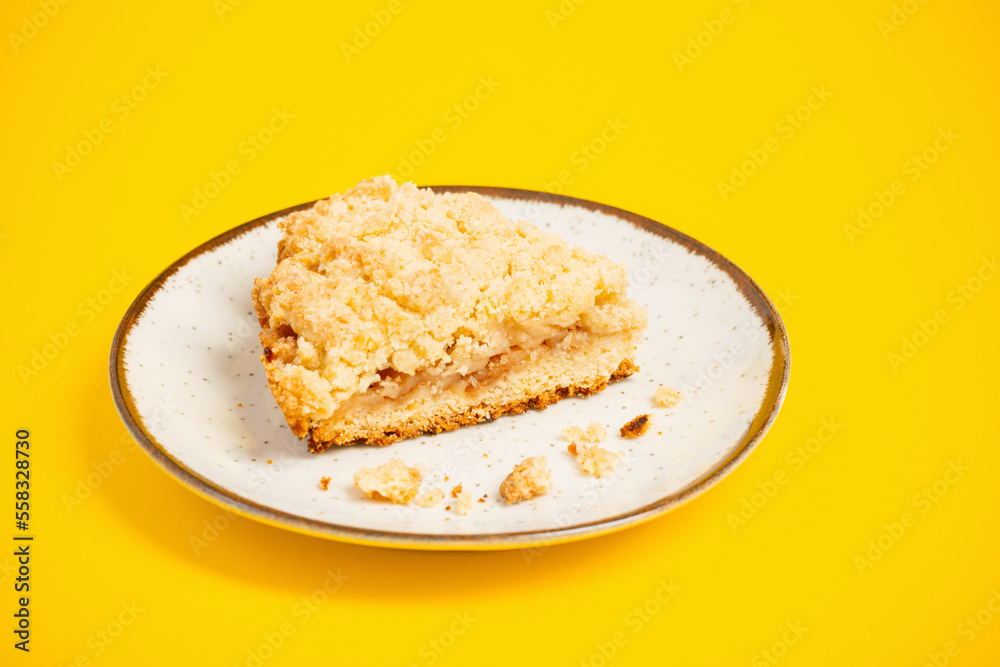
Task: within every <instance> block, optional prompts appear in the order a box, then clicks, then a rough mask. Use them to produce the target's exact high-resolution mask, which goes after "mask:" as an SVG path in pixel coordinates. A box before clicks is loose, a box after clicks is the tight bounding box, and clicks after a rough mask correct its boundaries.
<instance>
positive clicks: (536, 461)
mask: <svg viewBox="0 0 1000 667" xmlns="http://www.w3.org/2000/svg"><path fill="white" fill-rule="evenodd" d="M551 490H552V471H551V470H550V469H549V467H548V462H547V461H546V460H545V457H544V456H532V457H529V458H526V459H524V460H523V461H521V462H520V463H518V464H517V465H516V466H514V470H513V471H512V472H511V473H510V474H509V475H507V479H505V480H504V481H503V484H501V485H500V495H501V496H503V498H504V500H506V501H507V504H508V505H513V504H514V503H519V502H521V501H522V500H528V499H530V498H534V497H535V496H540V495H542V494H543V493H546V492H547V491H551Z"/></svg>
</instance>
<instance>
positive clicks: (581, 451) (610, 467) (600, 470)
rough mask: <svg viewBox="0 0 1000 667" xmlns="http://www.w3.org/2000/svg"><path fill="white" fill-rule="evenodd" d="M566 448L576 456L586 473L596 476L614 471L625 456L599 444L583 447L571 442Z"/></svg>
mask: <svg viewBox="0 0 1000 667" xmlns="http://www.w3.org/2000/svg"><path fill="white" fill-rule="evenodd" d="M566 450H567V451H568V452H569V453H570V454H572V455H573V456H575V457H576V462H577V463H579V464H580V468H581V469H582V470H583V471H584V472H585V473H587V474H588V475H593V476H594V477H603V476H605V475H607V474H608V473H610V472H613V471H614V469H615V468H616V467H617V466H618V461H619V460H620V459H621V457H622V456H623V454H622V452H612V451H610V450H607V449H604V448H603V447H599V446H598V445H590V446H587V445H583V446H582V447H581V446H578V445H577V444H576V443H575V442H573V443H570V445H569V447H567V448H566Z"/></svg>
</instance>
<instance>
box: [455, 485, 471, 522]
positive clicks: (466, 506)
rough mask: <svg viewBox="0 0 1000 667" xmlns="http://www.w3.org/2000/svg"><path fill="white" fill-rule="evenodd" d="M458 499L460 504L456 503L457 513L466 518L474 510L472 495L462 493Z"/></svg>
mask: <svg viewBox="0 0 1000 667" xmlns="http://www.w3.org/2000/svg"><path fill="white" fill-rule="evenodd" d="M456 498H457V500H458V502H456V503H455V511H456V512H458V513H459V514H461V515H463V516H465V515H466V514H468V513H469V510H471V509H472V494H471V493H466V492H465V491H460V492H459V494H458V495H457V496H456Z"/></svg>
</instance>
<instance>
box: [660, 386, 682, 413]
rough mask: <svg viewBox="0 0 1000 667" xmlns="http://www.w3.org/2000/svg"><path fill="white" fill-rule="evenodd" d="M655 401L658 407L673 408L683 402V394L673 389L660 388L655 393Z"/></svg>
mask: <svg viewBox="0 0 1000 667" xmlns="http://www.w3.org/2000/svg"><path fill="white" fill-rule="evenodd" d="M653 399H654V400H655V401H656V404H657V405H660V406H662V407H664V408H672V407H674V406H675V405H677V404H678V403H680V401H681V392H679V391H677V390H676V389H674V388H673V387H660V388H659V389H657V390H656V391H655V392H654V393H653Z"/></svg>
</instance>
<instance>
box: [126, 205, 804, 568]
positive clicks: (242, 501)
mask: <svg viewBox="0 0 1000 667" xmlns="http://www.w3.org/2000/svg"><path fill="white" fill-rule="evenodd" d="M419 187H429V188H430V189H431V190H433V191H434V192H438V193H440V192H448V193H458V192H475V193H477V194H480V195H484V196H491V197H498V198H504V199H513V200H524V201H527V202H529V203H531V202H536V203H537V202H542V203H551V204H559V205H567V204H568V205H571V206H576V207H579V208H584V209H586V210H590V211H599V212H602V213H605V214H607V215H611V216H613V217H617V218H621V219H623V220H625V221H627V222H629V223H631V224H633V225H635V226H636V227H639V228H640V229H644V230H646V231H649V232H652V233H654V234H656V235H658V236H662V237H665V238H667V239H668V240H670V241H673V242H675V243H678V244H680V245H682V246H684V247H685V248H686V249H687V250H688V251H689V252H692V253H696V254H699V255H701V256H703V257H705V259H707V260H708V261H709V262H710V263H711V264H713V265H714V266H715V267H717V268H718V269H720V270H722V271H724V272H725V273H726V274H727V275H728V276H729V277H730V278H731V279H732V280H733V282H734V284H735V285H736V288H737V290H738V291H739V292H740V294H741V295H742V296H743V298H744V299H746V301H747V302H748V303H749V304H750V307H751V309H752V310H753V311H754V313H755V314H756V315H757V316H758V317H759V318H760V320H761V321H762V323H763V324H764V326H765V328H766V329H767V331H768V335H769V336H770V343H771V357H772V365H771V370H770V372H769V373H768V382H767V389H766V391H765V394H764V399H763V401H762V402H761V406H760V408H759V409H758V410H757V412H756V413H755V414H754V418H753V420H752V421H751V422H750V425H749V426H748V427H747V429H746V431H744V433H743V435H742V436H740V437H739V438H738V439H737V440H736V442H735V444H734V445H733V446H732V447H730V449H729V450H728V452H727V453H726V455H725V456H723V457H721V458H720V460H719V461H718V462H717V463H716V464H715V465H714V466H712V467H711V468H710V469H709V470H707V471H706V472H704V473H703V474H702V475H700V476H699V477H697V478H696V479H694V480H692V481H691V482H690V483H688V484H687V485H685V486H684V487H683V488H682V489H680V490H678V491H676V492H674V493H672V494H669V495H666V496H664V497H662V498H659V499H657V500H656V501H654V502H652V503H647V504H645V505H643V506H642V507H639V508H637V509H634V510H630V511H628V512H623V513H620V514H618V515H615V516H612V517H608V518H604V519H599V520H596V521H588V522H584V523H577V524H572V525H569V526H561V527H556V528H551V529H545V530H524V531H513V532H502V533H487V534H476V533H471V534H457V535H434V534H427V533H408V532H402V531H391V530H381V529H371V528H361V527H355V526H345V525H341V524H337V523H333V522H330V521H322V520H319V519H309V518H306V517H302V516H299V515H296V514H292V513H289V512H285V511H282V510H277V509H274V508H272V507H268V506H266V505H262V504H260V503H258V502H255V501H253V500H250V499H248V498H244V497H242V496H240V495H239V494H237V493H234V492H232V491H230V490H229V489H226V488H225V487H223V486H220V485H219V484H216V483H215V482H212V481H210V480H208V479H206V478H205V477H203V476H202V475H200V474H198V473H197V472H195V471H194V470H191V469H190V468H188V467H187V466H185V465H184V464H183V463H182V462H180V461H179V460H178V459H176V458H175V457H174V456H172V455H171V454H169V453H168V452H167V451H166V449H165V448H164V447H163V446H162V445H160V443H159V442H157V441H156V438H155V437H153V435H152V434H151V433H149V431H147V430H146V428H145V426H144V425H143V423H142V419H141V417H140V416H139V414H138V410H137V409H136V407H135V403H134V400H133V398H132V394H131V392H130V391H129V388H128V381H127V370H126V368H125V364H124V357H125V345H126V342H127V340H128V336H129V334H130V333H131V331H132V328H133V327H134V326H135V324H136V323H137V322H138V321H139V317H140V316H141V315H142V312H143V311H144V310H145V308H146V306H147V305H148V304H149V302H150V300H151V299H152V297H153V296H154V295H155V294H156V293H157V292H158V291H159V290H160V289H161V288H162V287H163V285H164V284H165V283H166V281H167V280H168V279H169V278H170V277H171V276H172V275H173V274H174V273H176V272H177V271H178V270H179V269H180V268H181V267H183V266H184V265H185V264H187V263H188V262H189V261H191V260H192V259H194V258H195V257H198V256H199V255H202V254H204V253H205V252H208V251H210V250H213V249H215V248H217V247H219V246H222V245H224V244H226V243H229V242H230V241H233V240H235V239H236V238H238V237H240V236H242V235H244V234H246V233H248V232H250V231H252V230H254V229H256V228H258V227H261V226H263V225H266V224H268V223H269V222H271V221H273V220H275V219H277V218H280V217H283V216H286V215H288V214H289V213H293V212H295V211H299V210H303V209H306V208H309V207H311V206H312V205H313V204H315V203H316V202H317V201H320V200H319V199H316V200H312V201H308V202H305V203H302V204H298V205H296V206H290V207H288V208H284V209H282V210H280V211H276V212H274V213H269V214H267V215H263V216H260V217H258V218H255V219H253V220H250V221H249V222H244V223H242V224H240V225H237V226H236V227H233V228H232V229H229V230H227V231H225V232H222V233H221V234H218V235H216V236H214V237H212V238H211V239H209V240H207V241H205V242H203V243H201V244H199V245H198V246H196V247H195V248H193V249H192V250H190V251H188V252H187V253H185V254H184V255H183V256H181V257H180V258H178V259H177V260H175V261H174V262H172V263H171V264H170V265H169V266H168V267H166V268H165V269H163V270H162V271H161V272H160V273H159V274H158V275H157V276H156V277H155V278H153V279H152V280H151V281H150V282H149V284H147V285H146V286H145V287H144V288H143V290H142V291H141V292H140V293H139V294H138V295H137V296H136V298H135V300H133V302H132V303H131V304H130V305H129V307H128V310H127V311H126V312H125V315H124V316H123V317H122V319H121V321H120V322H119V324H118V327H117V329H116V330H115V335H114V338H113V340H112V345H111V354H110V359H109V368H108V370H109V375H110V381H111V393H112V397H113V399H114V403H115V408H116V409H117V411H118V415H119V417H120V418H121V420H122V422H123V423H124V424H125V427H126V429H127V430H128V431H129V433H130V434H131V435H132V437H133V438H134V439H135V440H136V442H137V443H139V445H140V446H141V447H142V448H143V450H144V451H145V452H146V453H147V454H148V455H149V456H150V457H151V458H152V459H153V460H154V461H155V462H156V463H157V464H158V465H159V466H160V467H161V468H162V469H163V470H164V471H165V472H167V473H168V475H169V476H170V477H172V478H173V479H174V480H176V481H177V482H179V483H180V484H182V485H183V486H185V487H186V488H188V489H189V490H192V491H194V492H195V493H196V494H197V495H199V496H201V497H203V498H205V499H207V500H209V501H211V502H213V503H215V504H217V505H220V506H221V507H223V508H224V509H227V510H229V511H231V512H233V513H235V514H238V515H241V516H244V517H248V518H252V519H255V520H258V521H261V522H263V523H265V524H268V525H271V526H275V527H280V528H284V529H290V530H293V531H296V532H300V533H305V534H308V535H313V536H316V537H324V538H327V539H335V540H338V541H343V542H349V543H354V544H363V545H368V546H381V547H396V548H406V549H430V550H497V549H517V548H520V549H524V548H532V547H535V548H538V547H547V546H550V545H554V544H560V543H564V542H569V541H575V540H579V539H584V538H587V537H596V536H598V535H604V534H608V533H611V532H616V531H618V530H622V529H624V528H627V527H630V526H635V525H639V524H641V523H645V522H646V521H649V520H651V519H654V518H656V517H658V516H661V515H662V514H665V513H666V512H668V511H670V510H672V509H674V508H676V507H679V506H680V505H682V504H684V503H687V502H689V501H690V500H692V499H694V498H695V497H697V496H699V495H701V494H702V493H704V492H705V491H707V490H708V489H710V488H711V487H713V486H715V485H716V484H717V483H719V482H720V481H721V480H722V479H723V478H724V477H726V476H727V475H729V473H731V472H732V471H733V470H734V469H735V468H736V467H737V466H738V465H739V464H740V463H742V462H743V461H744V460H745V459H746V458H747V457H748V456H749V455H750V453H751V452H752V451H753V450H754V449H756V447H757V445H758V444H759V443H760V441H761V440H762V439H763V437H764V435H765V434H766V433H767V431H768V430H769V429H770V427H771V425H772V424H773V423H774V420H775V419H776V418H777V416H778V412H779V411H780V409H781V406H782V404H783V402H784V398H785V393H786V391H787V388H788V380H789V377H790V372H791V351H790V348H789V343H788V332H787V330H786V329H785V325H784V322H783V321H782V319H781V315H780V314H779V313H778V310H777V308H775V306H774V304H773V303H772V302H771V300H770V298H768V296H767V294H766V293H765V292H764V290H763V289H761V288H760V286H759V285H758V284H757V283H756V281H754V280H753V278H751V277H750V276H749V275H748V274H747V273H746V272H745V271H744V270H743V269H741V268H740V267H739V266H737V265H736V264H735V263H734V262H732V261H731V260H730V259H728V258H727V257H725V256H724V255H722V253H720V252H718V251H717V250H715V249H713V248H711V247H710V246H708V245H706V244H704V243H702V242H701V241H698V240H697V239H695V238H693V237H691V236H688V235H687V234H685V233H683V232H680V231H678V230H676V229H674V228H673V227H670V226H669V225H666V224H664V223H661V222H657V221H655V220H653V219H651V218H648V217H645V216H642V215H639V214H637V213H633V212H631V211H627V210H625V209H621V208H617V207H615V206H610V205H608V204H601V203H599V202H595V201H591V200H588V199H581V198H578V197H571V196H569V195H562V194H555V193H551V192H540V191H537V190H524V189H519V188H505V187H494V186H466V185H429V186H419Z"/></svg>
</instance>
